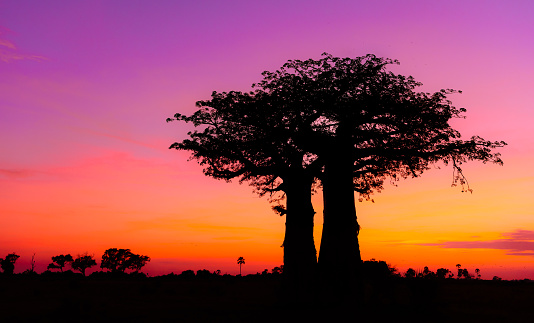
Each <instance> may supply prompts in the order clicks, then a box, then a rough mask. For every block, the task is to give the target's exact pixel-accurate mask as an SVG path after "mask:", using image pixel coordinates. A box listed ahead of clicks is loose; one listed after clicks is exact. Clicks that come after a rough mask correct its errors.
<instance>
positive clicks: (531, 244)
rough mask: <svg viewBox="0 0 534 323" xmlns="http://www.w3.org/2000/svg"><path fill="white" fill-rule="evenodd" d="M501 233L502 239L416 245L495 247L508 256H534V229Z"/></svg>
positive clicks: (459, 247) (454, 247)
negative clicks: (504, 251)
mask: <svg viewBox="0 0 534 323" xmlns="http://www.w3.org/2000/svg"><path fill="white" fill-rule="evenodd" d="M501 235H502V236H503V238H502V239H495V240H478V241H444V242H437V243H418V244H417V245H420V246H433V247H442V248H452V249H497V250H506V251H507V253H506V254H507V255H510V256H534V231H530V230H521V229H518V230H515V231H512V232H504V233H502V234H501Z"/></svg>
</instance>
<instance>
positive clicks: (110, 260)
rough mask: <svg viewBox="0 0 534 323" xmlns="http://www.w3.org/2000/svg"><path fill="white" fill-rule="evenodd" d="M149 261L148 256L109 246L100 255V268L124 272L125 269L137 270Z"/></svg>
mask: <svg viewBox="0 0 534 323" xmlns="http://www.w3.org/2000/svg"><path fill="white" fill-rule="evenodd" d="M149 261H150V258H149V257H148V256H142V255H138V254H134V253H132V252H131V251H130V249H117V248H110V249H108V250H106V251H105V252H104V254H103V255H102V262H101V263H100V268H102V269H108V270H110V271H111V272H113V273H117V272H121V273H124V272H125V271H126V269H130V270H133V271H135V272H139V270H141V268H143V266H144V265H146V263H147V262H149Z"/></svg>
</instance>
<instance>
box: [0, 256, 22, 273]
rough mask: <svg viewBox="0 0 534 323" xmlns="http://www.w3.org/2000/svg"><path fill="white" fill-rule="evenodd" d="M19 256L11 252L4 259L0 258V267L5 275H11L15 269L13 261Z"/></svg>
mask: <svg viewBox="0 0 534 323" xmlns="http://www.w3.org/2000/svg"><path fill="white" fill-rule="evenodd" d="M19 258H20V256H19V255H17V254H16V253H14V252H12V253H10V254H8V255H7V256H6V257H5V258H4V259H2V258H0V267H2V271H3V272H4V274H6V275H12V274H13V272H14V271H15V262H17V259H19Z"/></svg>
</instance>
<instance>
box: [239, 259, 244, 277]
mask: <svg viewBox="0 0 534 323" xmlns="http://www.w3.org/2000/svg"><path fill="white" fill-rule="evenodd" d="M237 264H238V265H239V276H241V265H244V264H245V258H243V257H239V258H237Z"/></svg>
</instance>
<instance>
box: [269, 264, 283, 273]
mask: <svg viewBox="0 0 534 323" xmlns="http://www.w3.org/2000/svg"><path fill="white" fill-rule="evenodd" d="M283 267H284V265H282V266H280V267H278V266H277V267H274V268H273V269H271V273H273V274H275V275H280V274H282V272H283Z"/></svg>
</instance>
